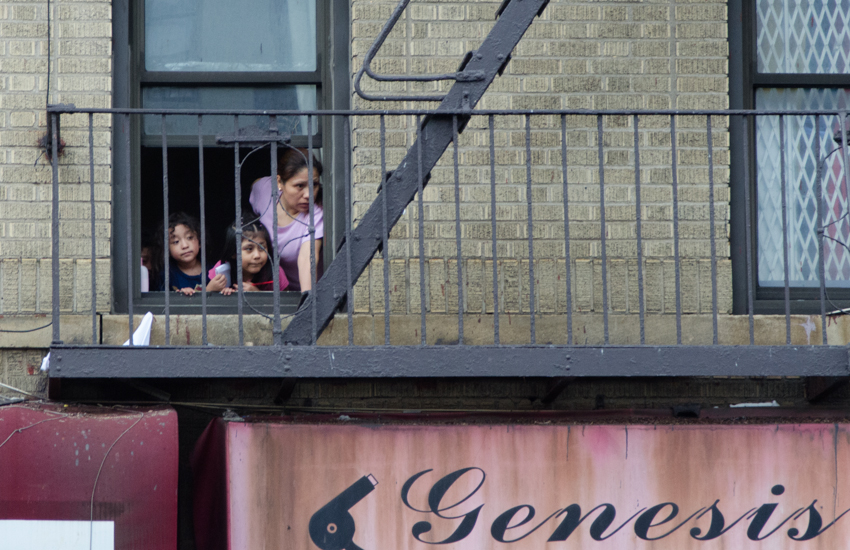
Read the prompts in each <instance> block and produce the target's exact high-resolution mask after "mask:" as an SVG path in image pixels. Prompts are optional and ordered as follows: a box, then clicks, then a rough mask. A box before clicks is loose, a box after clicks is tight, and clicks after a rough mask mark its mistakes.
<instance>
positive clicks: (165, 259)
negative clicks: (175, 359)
mask: <svg viewBox="0 0 850 550" xmlns="http://www.w3.org/2000/svg"><path fill="white" fill-rule="evenodd" d="M165 116H166V115H162V266H163V268H162V275H163V277H164V279H163V285H164V286H163V287H162V288H163V290H164V291H165V292H164V294H165V345H166V346H170V345H171V269H169V267H170V265H171V260H170V258H171V254H170V253H169V250H168V243H169V241H170V240H171V239H170V235H169V234H168V215H169V214H168V137H167V134H168V133H167V131H166V126H165V124H166V122H165Z"/></svg>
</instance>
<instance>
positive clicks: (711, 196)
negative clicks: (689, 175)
mask: <svg viewBox="0 0 850 550" xmlns="http://www.w3.org/2000/svg"><path fill="white" fill-rule="evenodd" d="M705 124H706V140H707V143H708V231H709V233H710V239H709V240H710V243H711V342H712V344H714V345H715V346H716V345H717V344H718V343H719V338H718V333H717V317H718V311H717V242H716V239H715V234H714V232H715V223H716V222H715V219H714V142H713V140H712V135H711V115H708V116H706V123H705Z"/></svg>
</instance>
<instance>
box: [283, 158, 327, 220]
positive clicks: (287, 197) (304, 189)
mask: <svg viewBox="0 0 850 550" xmlns="http://www.w3.org/2000/svg"><path fill="white" fill-rule="evenodd" d="M320 185H321V184H320V183H319V173H318V172H317V171H316V170H315V169H313V196H314V197H315V196H316V193H317V192H318V191H319V186H320ZM277 188H278V189H279V190H280V192H281V199H282V203H283V207H284V208H285V209H286V211H287V212H289V213H290V214H292V215H293V216H296V215H298V214H301V213H305V212H308V211H309V210H310V181H309V179H308V178H307V168H302V169H301V170H299V171H298V172H296V173H295V175H294V176H292V177H291V178H289V179H288V180H286V181H285V182H284V181H283V180H281V179H280V176H278V177H277Z"/></svg>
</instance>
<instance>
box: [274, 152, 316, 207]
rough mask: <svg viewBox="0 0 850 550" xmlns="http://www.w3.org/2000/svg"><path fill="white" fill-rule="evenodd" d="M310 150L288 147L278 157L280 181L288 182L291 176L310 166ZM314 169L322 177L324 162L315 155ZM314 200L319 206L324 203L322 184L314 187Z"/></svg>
mask: <svg viewBox="0 0 850 550" xmlns="http://www.w3.org/2000/svg"><path fill="white" fill-rule="evenodd" d="M307 155H308V151H307V149H304V148H296V147H286V148H284V149H283V152H282V153H281V154H280V155H279V156H278V159H277V175H278V176H280V181H282V182H283V183H284V185H285V184H286V182H287V181H289V179H290V178H292V177H293V176H294V175H295V174H297V173H298V172H300V171H301V170H303V169H305V168H308V166H307ZM313 170H315V171H316V173H317V174H318V175H319V177H321V175H322V170H323V169H322V163H321V162H319V160H318V159H317V158H316V155H313ZM313 197H314V199H315V200H314V202H315V204H318V205H319V206H321V205H322V186H321V185H320V186H318V187H314V192H313Z"/></svg>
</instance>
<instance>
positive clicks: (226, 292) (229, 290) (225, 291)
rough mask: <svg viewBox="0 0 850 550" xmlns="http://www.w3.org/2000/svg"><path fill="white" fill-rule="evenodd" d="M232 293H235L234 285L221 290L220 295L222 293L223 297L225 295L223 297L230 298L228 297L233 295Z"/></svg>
mask: <svg viewBox="0 0 850 550" xmlns="http://www.w3.org/2000/svg"><path fill="white" fill-rule="evenodd" d="M234 292H236V285H235V284H234V285H233V286H232V287H230V288H223V289H222V290H221V293H222V294H223V295H225V296H230V295H231V294H233V293H234Z"/></svg>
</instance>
